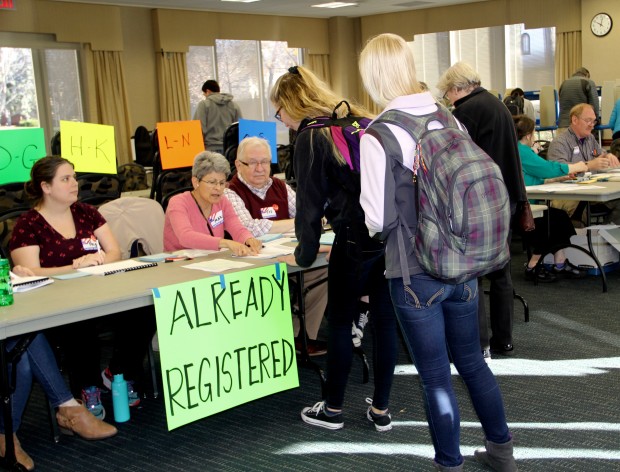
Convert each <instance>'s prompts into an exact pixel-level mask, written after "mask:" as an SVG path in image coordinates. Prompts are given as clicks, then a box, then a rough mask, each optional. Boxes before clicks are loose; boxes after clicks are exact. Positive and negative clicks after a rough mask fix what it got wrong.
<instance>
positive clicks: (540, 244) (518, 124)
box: [514, 115, 588, 282]
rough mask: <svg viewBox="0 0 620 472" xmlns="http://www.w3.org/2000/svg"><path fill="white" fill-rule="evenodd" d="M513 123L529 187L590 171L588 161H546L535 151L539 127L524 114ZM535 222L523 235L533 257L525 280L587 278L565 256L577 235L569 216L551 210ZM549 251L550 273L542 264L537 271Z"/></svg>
mask: <svg viewBox="0 0 620 472" xmlns="http://www.w3.org/2000/svg"><path fill="white" fill-rule="evenodd" d="M514 121H515V128H516V130H517V138H518V139H519V157H521V167H522V168H523V180H524V181H525V185H526V186H527V185H541V184H544V183H545V179H552V178H555V177H562V176H567V178H568V176H569V175H570V174H573V175H574V174H577V173H579V172H586V171H587V170H588V167H587V166H586V164H585V162H575V163H573V164H566V163H563V162H552V161H547V160H545V159H543V158H542V157H540V156H539V155H538V154H537V153H536V152H535V151H534V150H533V149H532V146H533V144H534V139H535V137H534V132H535V128H536V124H535V123H534V120H532V119H530V118H529V117H527V116H525V115H517V116H515V117H514ZM535 222H536V227H535V229H534V231H525V232H524V233H523V238H524V239H525V242H526V243H527V244H528V245H529V246H530V248H532V257H530V260H529V261H528V262H527V264H526V265H525V278H526V279H527V280H534V279H536V280H537V281H538V282H554V281H555V280H557V276H558V275H561V276H567V277H573V278H581V277H585V276H586V275H587V273H588V271H587V270H586V269H581V268H579V267H577V266H575V265H573V264H571V263H570V261H569V260H568V259H567V258H566V255H565V254H564V249H563V248H565V247H566V246H568V245H570V237H571V236H573V235H574V234H576V232H575V227H574V226H573V223H572V222H571V220H570V218H569V217H568V214H567V213H566V212H565V211H564V210H560V209H558V208H548V209H547V211H545V215H544V216H542V217H540V218H536V220H535ZM549 252H553V259H554V262H555V264H554V265H553V269H552V271H551V272H550V271H548V270H547V269H546V268H545V266H543V265H541V266H540V267H538V268H537V264H538V261H539V260H540V258H541V257H542V255H543V254H547V253H549ZM535 269H536V270H535Z"/></svg>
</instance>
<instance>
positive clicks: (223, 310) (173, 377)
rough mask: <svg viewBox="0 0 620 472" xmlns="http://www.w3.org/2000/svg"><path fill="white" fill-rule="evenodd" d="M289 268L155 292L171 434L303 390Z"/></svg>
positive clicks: (281, 266)
mask: <svg viewBox="0 0 620 472" xmlns="http://www.w3.org/2000/svg"><path fill="white" fill-rule="evenodd" d="M287 275H288V273H287V266H286V264H283V263H278V264H272V265H269V266H264V267H258V268H256V269H250V270H245V271H239V272H234V273H232V274H226V275H219V276H215V277H208V278H203V279H198V280H195V281H191V282H184V283H180V284H176V285H170V286H166V287H160V288H158V289H153V297H154V301H155V313H156V317H157V333H158V338H159V350H160V351H159V352H160V360H161V369H162V379H163V391H164V400H165V404H166V418H167V422H168V429H169V430H172V429H175V428H178V427H180V426H183V425H185V424H188V423H191V422H192V421H196V420H198V419H201V418H204V417H207V416H210V415H213V414H215V413H218V412H221V411H224V410H227V409H229V408H233V407H235V406H238V405H241V404H243V403H246V402H249V401H252V400H255V399H257V398H261V397H265V396H267V395H271V394H273V393H276V392H281V391H283V390H288V389H291V388H295V387H298V386H299V377H298V374H297V360H296V356H295V343H294V337H293V324H292V321H291V306H290V299H289V289H288V277H287Z"/></svg>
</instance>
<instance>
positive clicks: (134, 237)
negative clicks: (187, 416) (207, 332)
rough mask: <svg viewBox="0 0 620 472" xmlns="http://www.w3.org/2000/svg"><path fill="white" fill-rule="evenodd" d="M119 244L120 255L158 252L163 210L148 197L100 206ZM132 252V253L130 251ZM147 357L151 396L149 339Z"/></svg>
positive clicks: (153, 377)
mask: <svg viewBox="0 0 620 472" xmlns="http://www.w3.org/2000/svg"><path fill="white" fill-rule="evenodd" d="M99 212H100V213H101V214H102V215H103V217H104V218H105V219H106V221H107V222H108V225H109V226H110V229H111V230H112V233H114V235H115V236H116V239H117V240H118V242H119V245H120V247H121V257H122V258H123V259H127V258H129V257H136V256H138V255H139V254H138V253H139V252H140V251H142V252H143V253H144V254H157V253H160V252H163V250H164V211H163V210H162V208H161V205H160V204H159V203H157V202H156V201H154V200H151V199H149V198H140V197H125V198H118V199H116V200H112V201H111V202H108V203H105V204H103V205H101V206H100V207H99ZM132 252H133V253H132ZM148 360H149V365H150V367H151V369H150V370H151V372H150V373H151V380H152V384H153V397H155V398H157V397H158V396H159V390H158V387H157V372H156V368H155V355H154V354H153V345H152V343H149V348H148Z"/></svg>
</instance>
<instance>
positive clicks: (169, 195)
mask: <svg viewBox="0 0 620 472" xmlns="http://www.w3.org/2000/svg"><path fill="white" fill-rule="evenodd" d="M192 190H194V187H181V188H178V189H176V190H173V191H172V192H170V193H167V194H166V195H165V196H164V198H162V200H161V207H162V208H163V209H164V212H165V211H166V208H168V203H169V202H170V199H171V198H172V197H174V196H175V195H178V194H180V193H183V192H188V191H192ZM229 239H232V238H229Z"/></svg>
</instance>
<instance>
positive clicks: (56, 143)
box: [50, 131, 60, 156]
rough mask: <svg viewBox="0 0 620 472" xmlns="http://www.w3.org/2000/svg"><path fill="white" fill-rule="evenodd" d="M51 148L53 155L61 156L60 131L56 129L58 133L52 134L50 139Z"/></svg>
mask: <svg viewBox="0 0 620 472" xmlns="http://www.w3.org/2000/svg"><path fill="white" fill-rule="evenodd" d="M50 149H51V150H52V155H53V156H60V131H56V134H54V136H52V139H51V140H50Z"/></svg>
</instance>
